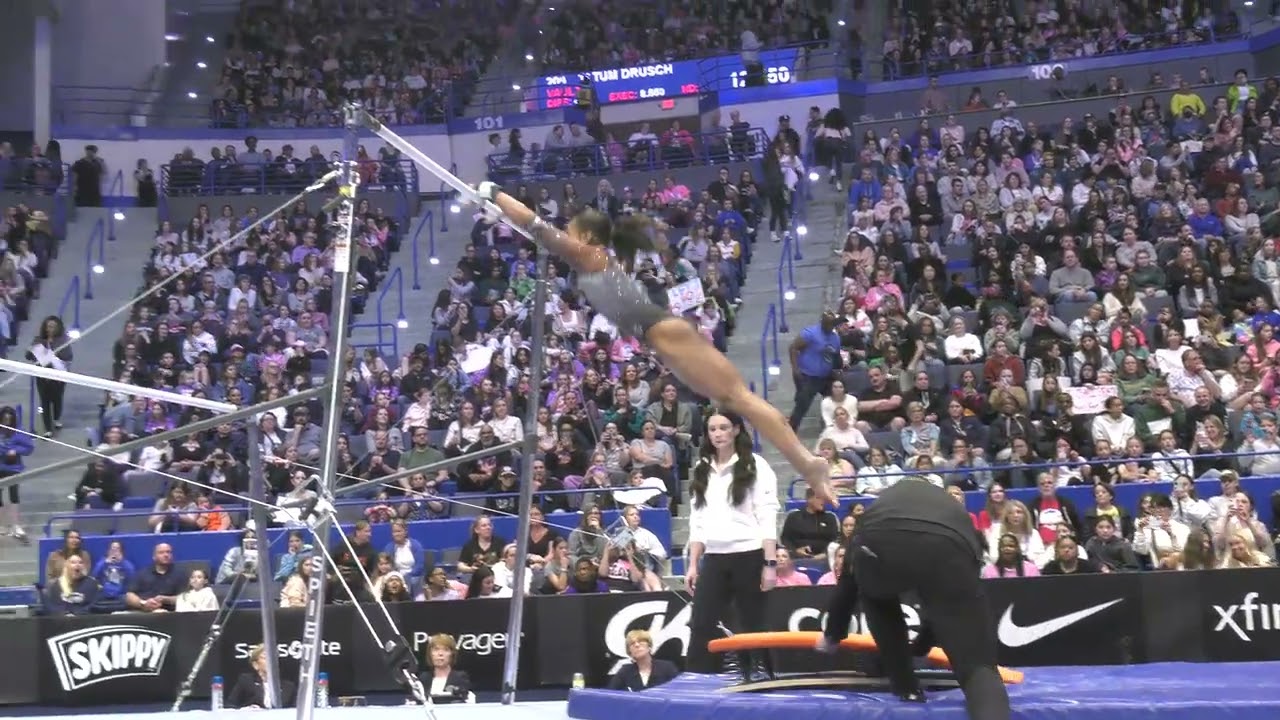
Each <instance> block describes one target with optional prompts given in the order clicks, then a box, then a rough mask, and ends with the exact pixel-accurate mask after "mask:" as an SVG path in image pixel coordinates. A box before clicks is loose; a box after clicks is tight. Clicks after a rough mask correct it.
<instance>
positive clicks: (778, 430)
mask: <svg viewBox="0 0 1280 720" xmlns="http://www.w3.org/2000/svg"><path fill="white" fill-rule="evenodd" d="M476 193H477V195H478V196H479V197H480V198H481V199H483V200H488V201H490V202H492V203H493V204H495V205H497V206H498V209H499V210H501V211H502V214H503V215H505V216H506V218H507V220H508V221H509V222H512V223H515V224H517V225H520V226H522V227H525V228H528V229H529V231H530V234H532V235H533V236H534V238H535V241H536V242H537V243H538V244H539V245H541V246H542V247H544V248H546V249H547V250H548V251H550V252H552V253H554V254H555V255H558V256H560V257H561V258H564V260H565V262H567V263H569V265H570V266H572V267H573V269H574V270H576V271H577V272H578V287H579V289H581V290H582V292H583V294H585V295H586V296H587V300H588V302H590V303H591V306H592V307H593V308H595V309H596V310H597V311H598V312H602V313H604V315H605V317H607V318H609V319H610V320H612V321H613V322H614V323H615V324H616V325H617V326H618V331H619V332H621V333H622V334H624V335H633V336H634V337H637V338H643V339H644V341H645V342H646V343H647V344H648V345H649V347H651V348H653V349H654V350H655V351H656V352H657V353H658V357H659V358H660V359H661V360H662V362H663V363H664V364H666V366H667V367H668V368H670V369H671V371H672V372H673V373H675V376H676V377H677V378H679V379H680V380H681V381H682V382H684V383H685V384H686V385H688V386H689V388H690V389H691V390H693V392H695V393H697V394H699V395H701V396H703V397H705V398H708V399H709V400H711V401H712V402H713V403H715V404H716V405H717V406H718V407H719V408H720V409H721V410H722V411H725V412H731V413H735V414H737V415H740V416H742V417H743V418H745V419H746V421H747V422H748V423H750V424H751V426H752V427H753V428H755V429H756V430H757V431H759V433H760V434H761V435H763V436H764V437H765V439H766V440H768V441H769V442H770V443H772V444H773V446H774V447H776V448H778V451H779V452H781V453H782V455H783V457H785V458H786V459H787V462H789V463H791V466H792V467H794V468H795V469H796V471H797V472H799V473H800V475H801V476H802V477H803V478H804V479H805V481H806V482H807V483H808V484H809V487H811V488H813V490H814V492H815V493H816V494H817V496H818V497H820V498H822V499H823V500H825V501H826V502H828V503H831V504H832V505H836V504H837V503H836V498H835V495H834V494H833V491H832V489H831V483H830V475H831V473H830V464H829V463H827V461H826V460H823V459H822V458H821V457H818V456H817V455H814V454H813V453H812V452H810V451H809V449H808V448H807V447H805V445H804V444H803V443H801V442H800V438H798V437H796V433H795V431H794V430H792V429H791V425H790V424H789V423H788V422H787V418H786V417H785V416H784V415H783V414H782V413H781V412H779V411H778V410H776V409H775V408H774V407H773V406H772V405H770V404H769V403H768V402H766V401H765V400H764V399H763V398H761V397H759V396H757V395H756V394H754V393H752V392H751V391H750V390H748V389H747V385H746V383H745V382H743V380H742V375H741V374H739V373H738V369H737V368H736V367H734V366H733V363H731V362H729V359H728V358H726V357H725V356H724V355H722V354H721V353H720V351H719V350H716V349H715V346H713V345H712V344H711V343H709V342H707V340H706V339H705V338H704V337H702V335H701V334H699V333H698V330H697V329H696V328H695V327H694V326H693V325H692V324H691V323H689V322H688V321H687V320H685V319H684V318H681V317H677V316H675V315H672V314H671V313H670V312H669V311H668V310H667V309H666V308H664V307H660V306H658V305H655V304H654V303H653V302H652V301H651V300H650V299H649V293H648V292H647V291H646V290H645V289H644V288H643V287H641V286H640V284H639V283H637V282H636V281H635V280H634V279H632V277H631V276H630V275H629V274H628V271H629V270H630V268H631V264H632V262H633V261H634V259H635V256H636V253H637V252H638V251H641V250H647V249H652V248H653V241H652V239H651V237H650V221H649V220H648V218H645V217H644V216H639V215H632V216H628V217H625V218H623V219H621V220H619V221H618V222H617V223H614V222H613V221H612V220H610V219H609V216H607V215H604V214H602V213H598V212H595V211H592V210H586V211H583V212H582V213H581V214H579V215H578V216H577V217H575V218H574V219H573V220H572V221H571V222H570V223H569V227H568V229H567V231H566V232H561V231H559V230H557V229H556V228H554V227H552V226H551V225H550V224H549V223H547V222H546V221H545V220H543V219H542V218H540V217H539V216H538V215H537V214H536V213H534V212H533V211H532V210H530V209H529V208H528V207H526V206H525V205H524V203H522V202H520V201H519V200H517V199H515V198H514V197H511V196H510V195H508V194H506V193H505V192H503V191H502V188H500V187H499V186H498V185H497V184H496V183H492V182H488V181H486V182H482V183H480V185H479V186H478V187H477V188H476ZM609 250H612V251H613V255H614V258H615V260H614V261H611V260H610V257H609Z"/></svg>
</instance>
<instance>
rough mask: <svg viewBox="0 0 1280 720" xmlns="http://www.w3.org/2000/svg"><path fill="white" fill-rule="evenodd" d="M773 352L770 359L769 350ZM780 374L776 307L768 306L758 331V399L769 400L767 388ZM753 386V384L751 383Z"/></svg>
mask: <svg viewBox="0 0 1280 720" xmlns="http://www.w3.org/2000/svg"><path fill="white" fill-rule="evenodd" d="M770 349H772V350H773V358H772V359H770V356H769V350H770ZM781 374H782V362H781V358H780V357H779V356H778V306H777V305H774V304H773V303H770V304H769V309H768V311H766V312H765V316H764V328H762V329H761V331H760V397H762V398H764V399H765V400H768V399H769V386H770V384H771V383H773V382H775V381H774V380H773V378H776V377H778V376H779V375H781ZM753 384H754V383H753Z"/></svg>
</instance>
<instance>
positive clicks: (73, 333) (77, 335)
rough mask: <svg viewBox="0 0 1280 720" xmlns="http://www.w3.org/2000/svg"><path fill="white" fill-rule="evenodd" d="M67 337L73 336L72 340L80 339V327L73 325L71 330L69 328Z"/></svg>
mask: <svg viewBox="0 0 1280 720" xmlns="http://www.w3.org/2000/svg"><path fill="white" fill-rule="evenodd" d="M67 337H69V338H71V339H72V340H79V339H80V328H78V327H73V328H71V329H70V330H68V331H67Z"/></svg>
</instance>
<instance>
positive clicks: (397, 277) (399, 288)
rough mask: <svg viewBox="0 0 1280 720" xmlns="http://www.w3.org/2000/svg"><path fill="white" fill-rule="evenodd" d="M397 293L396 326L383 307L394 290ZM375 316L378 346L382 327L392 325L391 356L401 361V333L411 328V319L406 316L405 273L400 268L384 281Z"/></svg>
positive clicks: (375, 307)
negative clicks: (389, 321) (393, 289)
mask: <svg viewBox="0 0 1280 720" xmlns="http://www.w3.org/2000/svg"><path fill="white" fill-rule="evenodd" d="M393 287H394V288H395V291H396V320H395V324H391V323H388V322H387V321H386V317H385V315H384V313H385V311H384V309H383V306H384V305H385V304H386V301H387V297H388V296H389V295H390V294H391V290H392V288H393ZM374 316H375V317H376V318H377V320H378V321H377V325H378V344H379V345H381V344H382V326H384V325H391V328H392V331H391V356H392V357H394V358H396V359H397V360H399V358H400V331H401V330H405V329H407V328H408V327H409V318H408V317H406V316H405V314H404V273H403V272H402V271H401V270H400V268H396V269H395V270H392V271H391V274H390V275H388V276H387V277H386V278H385V279H383V281H382V289H381V290H379V291H378V300H377V304H375V305H374Z"/></svg>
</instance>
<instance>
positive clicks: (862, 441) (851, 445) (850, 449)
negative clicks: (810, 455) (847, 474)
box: [818, 382, 871, 462]
mask: <svg viewBox="0 0 1280 720" xmlns="http://www.w3.org/2000/svg"><path fill="white" fill-rule="evenodd" d="M836 384H837V385H838V384H839V383H838V382H837V383H836ZM854 402H855V403H856V402H857V401H856V400H855V401H854ZM833 418H834V419H835V422H833V423H832V424H830V425H828V426H827V427H826V428H825V429H824V430H823V431H822V433H821V434H820V435H818V440H830V441H831V442H833V443H835V445H836V450H838V451H839V452H840V453H841V454H843V455H844V457H845V459H847V460H849V462H853V460H852V459H851V458H849V456H850V455H854V456H857V455H861V454H862V453H865V452H867V451H868V450H870V449H871V446H870V445H868V444H867V438H866V436H865V435H863V434H862V431H861V430H859V429H858V428H857V427H855V426H854V424H853V415H852V414H851V413H850V412H849V411H848V409H846V408H845V406H844V405H840V406H838V407H837V408H836V409H835V412H834V414H833Z"/></svg>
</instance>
